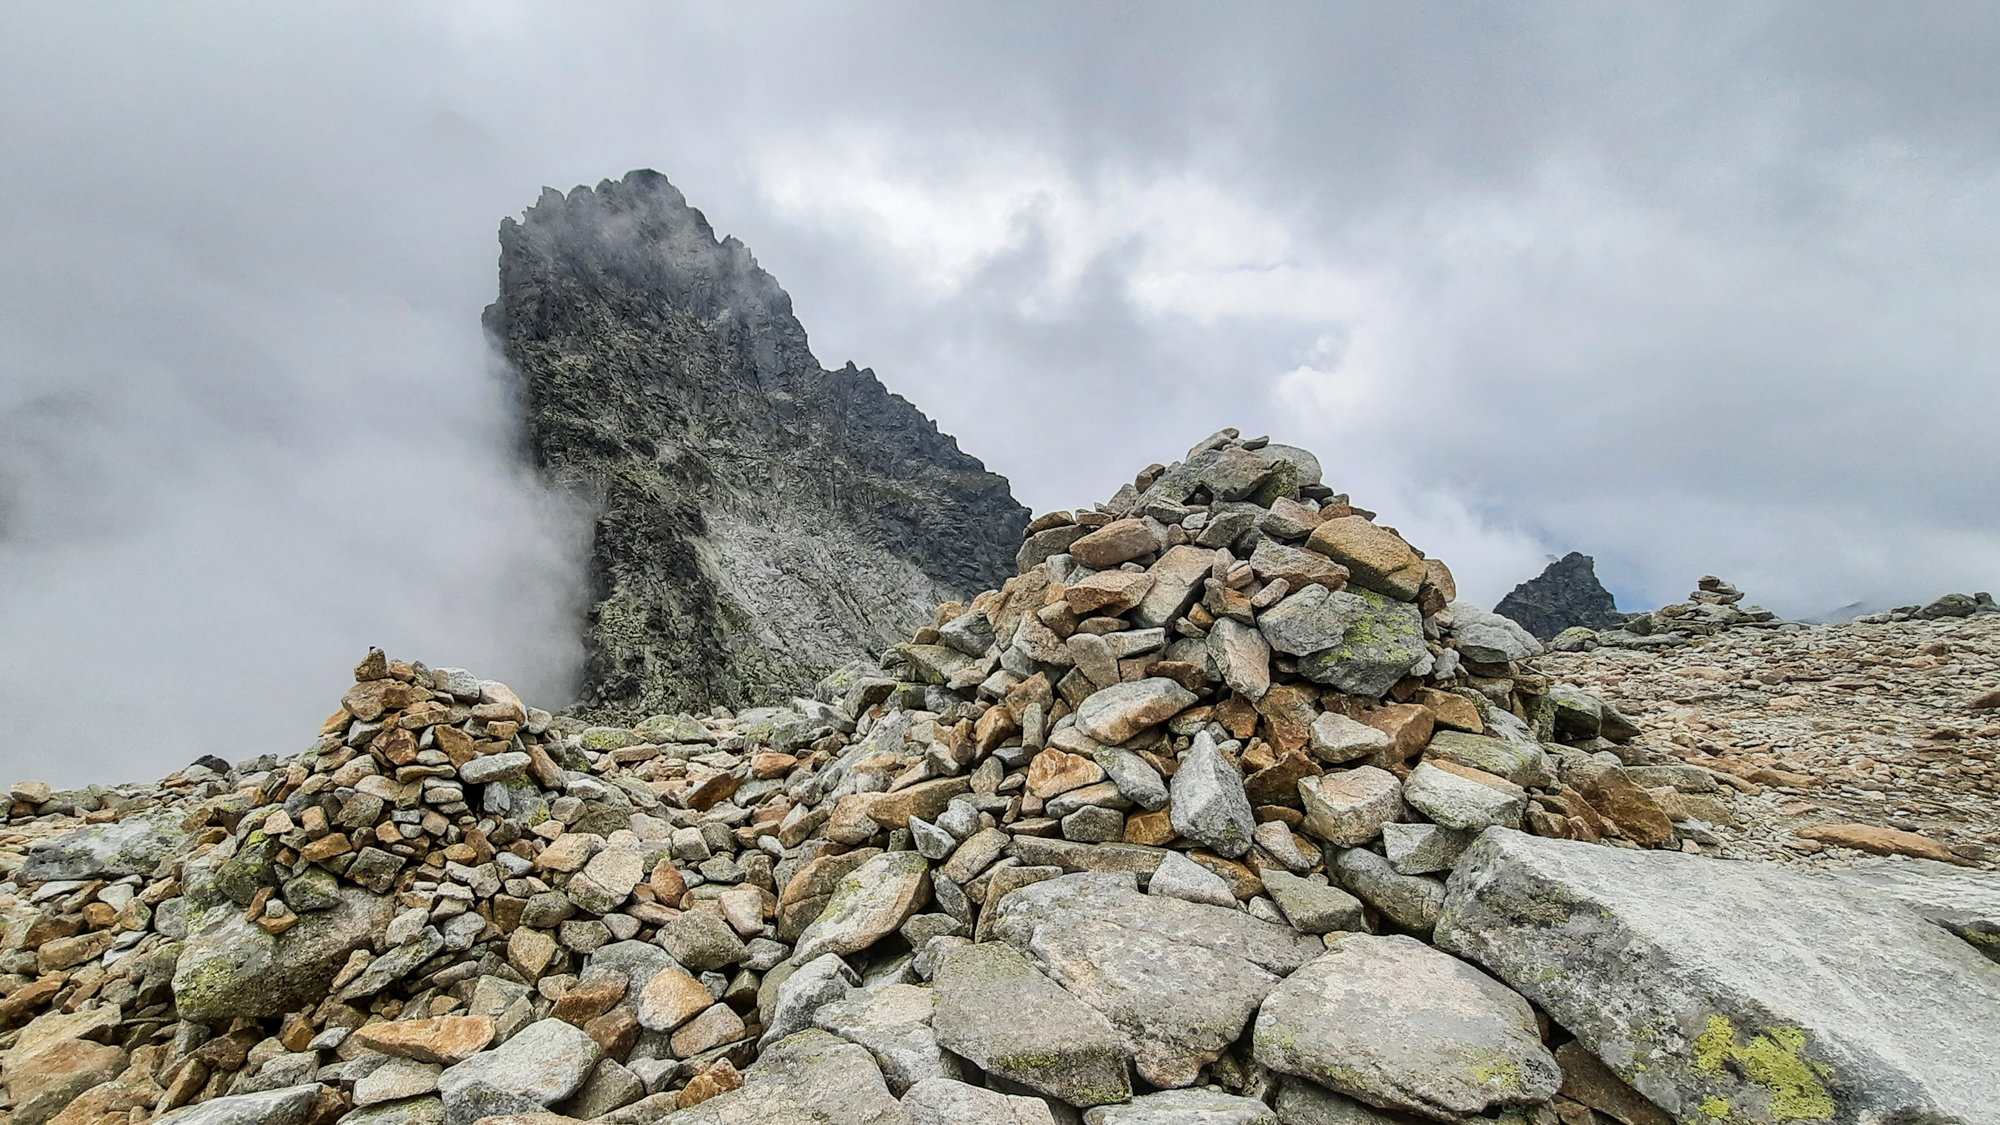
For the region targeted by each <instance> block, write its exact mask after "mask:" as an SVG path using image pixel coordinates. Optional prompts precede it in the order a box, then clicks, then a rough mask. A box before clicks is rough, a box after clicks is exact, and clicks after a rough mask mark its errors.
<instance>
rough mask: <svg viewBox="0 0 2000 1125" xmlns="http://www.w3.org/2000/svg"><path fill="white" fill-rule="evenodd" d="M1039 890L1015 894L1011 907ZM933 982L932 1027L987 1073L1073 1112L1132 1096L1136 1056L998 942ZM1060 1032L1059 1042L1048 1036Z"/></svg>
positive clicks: (959, 958) (952, 963)
mask: <svg viewBox="0 0 2000 1125" xmlns="http://www.w3.org/2000/svg"><path fill="white" fill-rule="evenodd" d="M1053 881H1054V880H1051V882H1053ZM1038 885H1042V884H1038ZM1033 889H1034V888H1033V887H1027V888H1023V889H1022V890H1019V891H1016V892H1014V894H1012V895H1009V896H1008V897H1007V900H1006V901H1007V902H1012V901H1013V900H1014V899H1015V898H1016V897H1018V896H1020V895H1022V894H1024V893H1026V892H1027V891H1031V890H1033ZM1003 905H1005V903H1003ZM935 983H936V988H937V995H936V1005H937V1008H936V1014H935V1015H934V1016H933V1017H932V1019H931V1026H932V1027H933V1028H934V1029H935V1030H936V1032H937V1038H938V1042H939V1043H940V1044H941V1045H943V1046H944V1047H945V1049H947V1050H949V1051H952V1052H954V1053H956V1054H959V1055H962V1056H964V1057H965V1058H966V1059H968V1060H970V1061H971V1062H972V1063H973V1064H974V1065H976V1066H978V1067H980V1068H981V1069H983V1070H985V1071H986V1072H987V1073H989V1074H994V1075H998V1076H1000V1077H1002V1078H1006V1079H1009V1080H1011V1081H1014V1082H1018V1083H1020V1084H1022V1085H1024V1086H1027V1087H1029V1088H1031V1089H1034V1090H1037V1091H1039V1092H1041V1093H1044V1094H1047V1095H1049V1096H1051V1097H1054V1098H1057V1099H1060V1100H1062V1101H1065V1102H1068V1103H1069V1104H1071V1105H1077V1106H1089V1105H1103V1104H1106V1103H1108V1102H1122V1101H1125V1100H1127V1099H1129V1098H1130V1097H1131V1096H1132V1085H1131V1080H1130V1078H1129V1077H1128V1075H1127V1073H1126V1068H1127V1066H1128V1060H1129V1058H1130V1056H1129V1054H1128V1052H1127V1049H1126V1047H1125V1044H1124V1041H1123V1039H1122V1037H1121V1036H1120V1035H1119V1034H1118V1032H1117V1030H1116V1029H1114V1028H1113V1027H1112V1026H1111V1023H1110V1021H1109V1020H1107V1019H1105V1017H1104V1016H1103V1015H1102V1014H1101V1013H1099V1012H1098V1011H1097V1010H1096V1009H1095V1008H1092V1007H1090V1006H1089V1005H1087V1004H1085V1003H1084V1002H1083V1001H1081V1000H1079V999H1077V998H1076V997H1075V996H1072V995H1070V994H1069V993H1068V992H1065V991H1064V990H1063V989H1062V988H1061V986H1059V985H1057V984H1056V983H1055V982H1053V981H1051V980H1050V979H1049V978H1048V977H1046V976H1043V975H1042V974H1041V973H1040V972H1039V971H1037V970H1036V969H1035V967H1034V966H1033V965H1031V964H1029V963H1028V961H1027V959H1026V958H1025V957H1023V956H1021V954H1020V953H1019V952H1017V951H1016V950H1015V949H1014V948H1013V947H1012V946H1010V945H1008V944H1006V943H1004V942H998V941H995V942H987V943H985V944H982V945H971V946H966V947H964V948H962V949H958V950H954V951H953V952H951V953H950V954H949V955H947V956H946V957H945V959H944V961H943V963H942V964H940V965H939V966H938V968H937V976H936V981H935ZM1055 1028H1060V1029H1061V1034H1060V1035H1051V1034H1050V1032H1051V1029H1055ZM871 1065H872V1063H871Z"/></svg>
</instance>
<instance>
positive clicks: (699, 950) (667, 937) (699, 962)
mask: <svg viewBox="0 0 2000 1125" xmlns="http://www.w3.org/2000/svg"><path fill="white" fill-rule="evenodd" d="M654 940H656V941H658V942H659V943H660V948H661V949H664V950H666V951H667V953H668V954H669V955H671V956H672V957H673V959H674V960H675V961H678V962H679V963H681V964H682V965H684V966H686V967H687V968H689V969H692V970H694V971H695V972H705V971H708V970H710V969H723V968H727V967H729V966H730V965H734V964H736V963H737V962H739V961H741V960H743V954H744V948H743V939H742V938H740V937H738V936H737V935H736V931H735V930H732V929H730V928H729V923H728V922H725V921H723V920H722V919H721V918H720V917H717V916H716V915H714V914H708V913H704V912H702V911H696V910H690V911H685V912H683V913H681V914H679V915H677V916H675V917H673V918H669V919H667V920H666V921H665V922H663V923H661V924H660V933H659V936H658V937H657V938H656V939H654Z"/></svg>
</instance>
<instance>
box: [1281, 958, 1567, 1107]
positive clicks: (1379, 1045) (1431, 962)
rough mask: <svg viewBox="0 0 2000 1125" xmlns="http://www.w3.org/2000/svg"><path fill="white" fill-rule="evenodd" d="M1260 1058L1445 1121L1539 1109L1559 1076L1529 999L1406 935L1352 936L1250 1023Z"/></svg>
mask: <svg viewBox="0 0 2000 1125" xmlns="http://www.w3.org/2000/svg"><path fill="white" fill-rule="evenodd" d="M1256 1054H1257V1061H1258V1062H1260V1063H1262V1064H1264V1065H1265V1066H1268V1067H1270V1068H1271V1069H1273V1070H1276V1071H1279V1072H1281V1073H1284V1074H1293V1075H1298V1076H1300V1077H1303V1078H1308V1079H1311V1080H1312V1081H1314V1082H1317V1083H1319V1084H1320V1085H1323V1086H1327V1087H1329V1088H1331V1089H1333V1090H1336V1091H1339V1092H1340V1093H1343V1094H1347V1095H1349V1096H1351V1097H1355V1098H1359V1099H1361V1100H1362V1101H1365V1102H1367V1103H1369V1104H1370V1105H1375V1106H1380V1107H1383V1108H1388V1109H1400V1110H1405V1111H1408V1112H1411V1113H1420V1114H1423V1115H1424V1116H1426V1117H1432V1118H1435V1119H1437V1120H1440V1121H1453V1120H1457V1119H1458V1118H1460V1117H1463V1116H1466V1115H1469V1114H1477V1113H1484V1112H1487V1111H1489V1110H1493V1109H1502V1108H1505V1107H1508V1106H1523V1105H1536V1104H1540V1103H1543V1102H1547V1101H1548V1100H1549V1099H1550V1098H1552V1097H1554V1096H1555V1092H1556V1087H1557V1086H1558V1085H1559V1084H1560V1083H1561V1081H1562V1073H1561V1071H1560V1070H1558V1069H1557V1067H1556V1061H1555V1058H1554V1057H1553V1056H1551V1055H1550V1054H1549V1052H1548V1050H1547V1049H1546V1048H1544V1047H1543V1046H1542V1043H1541V1039H1540V1037H1539V1036H1538V1035H1537V1034H1536V1031H1535V1017H1534V1013H1533V1012H1532V1011H1531V1010H1530V1009H1529V1007H1528V1003H1527V1001H1525V1000H1523V999H1521V997H1520V996H1518V995H1516V994H1514V993H1513V992H1511V991H1509V990H1508V989H1507V988H1505V987H1503V986H1502V985H1501V984H1499V983H1498V982H1497V981H1494V980H1493V979H1492V978H1490V977H1488V976H1487V975H1486V974H1484V973H1482V972H1480V971H1479V970H1478V969H1475V968H1473V967H1472V966H1470V965H1467V964H1465V963H1464V962H1462V961H1458V960H1456V959H1454V958H1452V957H1450V956H1447V955H1446V954H1443V953H1440V952H1438V951H1437V950H1435V949H1432V948H1431V947H1429V946H1427V945H1424V944H1423V943H1422V942H1419V941H1416V940H1415V939H1412V938H1407V937H1371V936H1369V935H1367V934H1350V935H1348V936H1346V937H1343V938H1340V939H1339V940H1337V941H1335V942H1333V943H1332V944H1330V945H1329V946H1327V951H1326V955H1325V956H1323V957H1321V958H1320V959H1319V960H1317V961H1314V962H1313V963H1311V964H1309V965H1307V966H1305V967H1304V968H1301V969H1300V970H1299V971H1297V972H1295V973H1293V974H1292V975H1291V976H1290V977H1289V978H1288V979H1287V980H1286V981H1285V983H1284V984H1282V985H1280V986H1279V987H1278V989H1277V990H1276V991H1274V992H1273V993H1272V994H1271V997H1270V999H1268V1000H1266V1001H1265V1002H1264V1008H1263V1010H1262V1012H1260V1013H1259V1014H1258V1016H1257V1032H1256Z"/></svg>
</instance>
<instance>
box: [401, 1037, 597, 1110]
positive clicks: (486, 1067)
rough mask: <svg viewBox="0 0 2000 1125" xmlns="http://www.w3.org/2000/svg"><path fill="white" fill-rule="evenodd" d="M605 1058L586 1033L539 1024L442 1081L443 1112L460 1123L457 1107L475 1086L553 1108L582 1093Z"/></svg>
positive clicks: (448, 1071)
mask: <svg viewBox="0 0 2000 1125" xmlns="http://www.w3.org/2000/svg"><path fill="white" fill-rule="evenodd" d="M602 1057H604V1052H603V1050H602V1049H601V1048H599V1047H598V1045H597V1042H596V1041H595V1040H593V1039H592V1038H591V1037H590V1036H588V1035H585V1034H584V1033H583V1029H582V1028H579V1027H574V1026H572V1025H570V1024H567V1023H564V1022H563V1021H561V1020H558V1019H545V1020H537V1021H536V1022H534V1023H531V1024H529V1025H528V1026H526V1027H524V1028H522V1029H521V1030H520V1031H518V1032H516V1033H515V1035H514V1037H513V1038H512V1039H509V1040H507V1041H506V1042H505V1043H502V1044H500V1045H499V1046H498V1047H495V1048H493V1049H492V1050H489V1051H481V1052H479V1053H478V1054H476V1055H474V1056H472V1057H471V1058H469V1059H467V1060H465V1061H464V1062H462V1063H459V1064H458V1065H456V1066H451V1067H447V1068H445V1071H444V1073H443V1074H441V1075H439V1076H438V1090H439V1092H440V1093H442V1094H443V1095H444V1104H445V1111H446V1113H447V1114H448V1115H450V1116H452V1117H454V1118H456V1117H457V1116H458V1115H457V1113H456V1112H455V1111H454V1102H455V1101H457V1100H459V1095H460V1094H463V1093H465V1092H466V1091H467V1090H468V1088H470V1087H472V1086H474V1085H483V1086H487V1087H490V1088H492V1089H494V1090H498V1091H500V1092H502V1093H505V1094H511V1095H514V1096H516V1097H521V1098H526V1099H527V1100H529V1101H532V1102H534V1103H536V1104H537V1105H541V1106H552V1105H554V1104H556V1103H557V1102H559V1101H562V1100H563V1099H564V1098H567V1097H569V1096H570V1095H571V1094H574V1093H576V1092H577V1091H578V1090H579V1089H582V1088H583V1082H584V1079H586V1078H589V1077H590V1072H591V1069H592V1068H593V1067H595V1066H596V1065H597V1060H598V1059H600V1058H602Z"/></svg>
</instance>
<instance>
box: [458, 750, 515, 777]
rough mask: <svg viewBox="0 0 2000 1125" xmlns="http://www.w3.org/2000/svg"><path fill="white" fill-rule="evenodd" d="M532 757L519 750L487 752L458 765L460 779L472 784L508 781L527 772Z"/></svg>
mask: <svg viewBox="0 0 2000 1125" xmlns="http://www.w3.org/2000/svg"><path fill="white" fill-rule="evenodd" d="M529 761H530V759H529V757H528V756H527V755H526V754H523V753H521V752H520V751H519V750H509V751H507V752H505V753H502V754H486V755H483V756H481V757H478V758H474V759H472V760H471V761H469V762H467V763H465V764H464V765H462V766H460V767H458V779H459V780H460V781H463V782H466V783H467V784H470V785H484V784H486V783H487V782H489V781H507V780H510V779H513V778H516V777H519V776H521V775H522V774H523V773H525V772H527V769H528V763H529Z"/></svg>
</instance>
